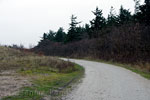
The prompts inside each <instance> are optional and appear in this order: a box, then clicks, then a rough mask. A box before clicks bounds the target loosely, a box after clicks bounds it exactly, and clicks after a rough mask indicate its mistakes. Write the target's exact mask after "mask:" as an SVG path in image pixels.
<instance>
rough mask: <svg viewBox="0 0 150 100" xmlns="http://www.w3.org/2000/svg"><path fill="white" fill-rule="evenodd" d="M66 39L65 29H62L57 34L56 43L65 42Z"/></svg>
mask: <svg viewBox="0 0 150 100" xmlns="http://www.w3.org/2000/svg"><path fill="white" fill-rule="evenodd" d="M65 37H66V33H65V32H64V29H63V28H62V27H60V28H59V29H58V31H57V32H56V36H55V41H56V42H64V40H65Z"/></svg>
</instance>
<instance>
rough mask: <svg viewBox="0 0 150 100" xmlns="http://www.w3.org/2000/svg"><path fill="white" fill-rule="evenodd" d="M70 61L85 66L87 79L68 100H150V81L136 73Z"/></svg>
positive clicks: (96, 63) (107, 66) (101, 64)
mask: <svg viewBox="0 0 150 100" xmlns="http://www.w3.org/2000/svg"><path fill="white" fill-rule="evenodd" d="M65 60H66V59H65ZM70 61H72V62H75V63H77V64H80V65H82V66H84V68H85V77H84V78H83V80H82V83H80V84H78V86H77V87H76V88H75V89H74V90H73V91H72V92H71V93H70V94H68V95H67V97H66V98H67V99H66V100H150V80H147V79H145V78H143V77H141V76H140V75H138V74H136V73H133V72H131V71H129V70H126V69H124V68H121V67H116V66H113V65H108V64H103V63H98V62H92V61H85V60H73V59H70Z"/></svg>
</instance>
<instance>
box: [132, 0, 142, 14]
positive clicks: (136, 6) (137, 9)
mask: <svg viewBox="0 0 150 100" xmlns="http://www.w3.org/2000/svg"><path fill="white" fill-rule="evenodd" d="M140 1H141V0H134V2H135V8H134V9H135V10H134V13H135V14H137V13H138V12H139V11H140Z"/></svg>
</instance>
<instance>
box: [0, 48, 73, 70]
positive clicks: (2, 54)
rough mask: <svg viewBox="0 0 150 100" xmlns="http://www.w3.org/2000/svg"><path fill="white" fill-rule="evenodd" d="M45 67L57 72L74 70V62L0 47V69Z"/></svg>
mask: <svg viewBox="0 0 150 100" xmlns="http://www.w3.org/2000/svg"><path fill="white" fill-rule="evenodd" d="M41 68H42V69H45V70H52V71H58V72H71V71H74V70H75V68H74V64H72V63H70V62H65V61H62V60H59V59H57V58H55V57H47V56H37V55H35V54H33V53H26V52H21V51H19V50H15V49H11V48H6V47H0V70H9V69H17V70H34V69H41Z"/></svg>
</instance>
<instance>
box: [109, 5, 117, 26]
mask: <svg viewBox="0 0 150 100" xmlns="http://www.w3.org/2000/svg"><path fill="white" fill-rule="evenodd" d="M118 23H119V21H118V17H117V16H116V12H115V11H114V8H113V7H111V9H110V13H109V15H108V18H107V25H108V26H112V25H117V24H118Z"/></svg>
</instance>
